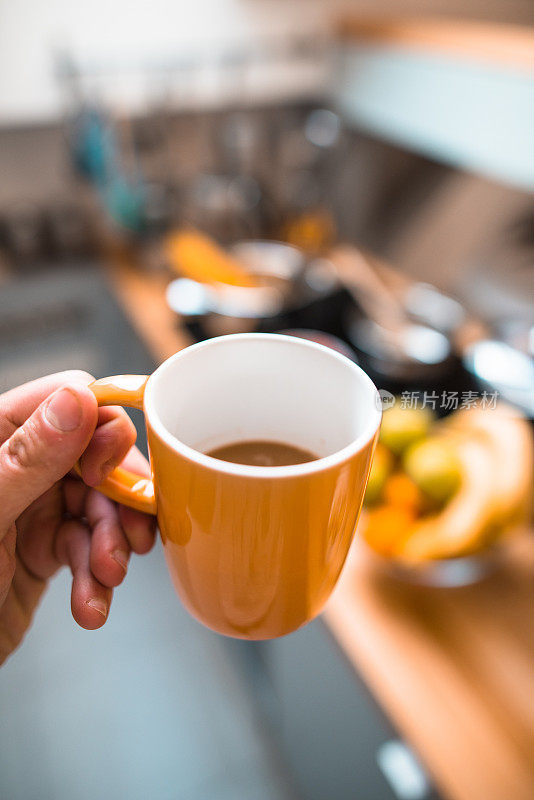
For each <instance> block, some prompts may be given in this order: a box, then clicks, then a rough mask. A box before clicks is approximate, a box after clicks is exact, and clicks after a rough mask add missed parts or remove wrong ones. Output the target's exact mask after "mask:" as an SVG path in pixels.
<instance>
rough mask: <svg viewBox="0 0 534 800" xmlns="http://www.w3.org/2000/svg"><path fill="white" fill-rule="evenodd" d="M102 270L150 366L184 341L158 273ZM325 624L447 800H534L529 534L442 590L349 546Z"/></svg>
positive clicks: (533, 562) (533, 573)
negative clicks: (475, 574)
mask: <svg viewBox="0 0 534 800" xmlns="http://www.w3.org/2000/svg"><path fill="white" fill-rule="evenodd" d="M108 274H109V278H110V279H111V282H112V285H113V286H114V288H115V291H116V294H117V298H118V300H119V302H121V303H122V305H123V307H124V309H125V311H126V312H127V314H128V315H129V317H130V319H131V321H132V323H133V325H134V327H135V328H136V330H137V332H138V333H139V335H140V336H141V337H142V339H143V340H144V341H145V343H146V344H147V346H148V347H149V349H150V351H151V352H152V354H153V355H154V358H155V359H156V360H157V361H162V360H164V359H165V358H168V357H169V356H170V355H172V354H173V353H174V352H176V351H177V350H179V349H181V348H182V347H184V346H186V345H187V344H188V343H189V339H188V337H187V335H186V334H185V333H184V332H183V331H181V330H180V329H179V328H177V327H176V323H175V318H174V315H173V314H172V313H171V312H170V311H169V310H168V308H167V306H166V304H165V298H164V292H165V286H166V283H167V280H166V279H165V278H163V277H162V276H157V275H146V274H143V273H141V272H136V271H134V270H132V269H131V268H130V267H128V266H126V265H125V264H122V265H121V264H117V265H114V266H109V269H108ZM325 619H326V621H327V623H328V625H329V627H330V629H331V631H332V633H333V635H334V636H335V638H336V639H337V641H338V642H339V645H340V646H341V648H342V649H343V651H344V652H345V653H346V655H347V657H348V659H349V660H350V662H351V663H352V664H353V665H354V667H355V669H357V670H358V671H359V672H360V673H361V674H362V675H363V676H364V678H365V680H366V681H367V682H368V684H369V686H370V687H371V689H372V690H373V692H374V693H375V695H376V697H377V699H378V700H379V702H381V703H382V705H383V706H384V708H385V709H386V711H387V712H388V713H389V714H390V716H391V718H392V719H393V720H394V722H395V724H396V725H397V727H398V729H399V730H400V731H401V732H402V734H403V735H404V736H405V737H406V739H407V740H408V741H409V742H410V743H411V744H412V745H413V746H414V747H415V748H416V750H417V751H418V752H419V753H420V755H421V757H422V759H423V761H424V763H425V764H426V767H427V769H428V770H429V772H430V773H431V774H432V776H433V777H434V780H435V781H436V783H437V785H438V786H439V788H440V790H441V792H442V793H443V796H444V797H446V798H450V800H532V798H534V537H532V536H531V535H530V536H529V535H528V533H527V532H525V536H523V537H519V538H518V539H517V540H516V541H515V542H514V543H513V546H512V545H511V546H510V550H509V553H508V555H507V558H506V561H505V564H504V567H503V568H502V569H500V570H499V571H498V572H497V573H495V574H494V575H493V576H491V577H490V578H488V579H486V580H485V581H483V582H481V583H479V584H477V585H475V586H471V587H466V588H461V589H449V590H443V589H441V590H440V589H425V588H422V587H416V586H410V585H407V584H403V583H400V582H399V581H397V580H394V579H392V578H388V576H387V575H385V574H384V573H382V572H380V571H379V570H378V569H377V568H376V566H374V565H373V562H372V560H371V559H370V557H369V556H368V555H367V554H366V552H365V551H364V550H363V548H362V547H361V546H360V545H359V544H358V541H356V543H355V546H354V548H353V551H352V553H351V556H350V557H349V560H348V562H347V565H346V567H345V569H344V571H343V574H342V576H341V579H340V582H339V584H338V586H337V588H336V590H335V592H334V594H333V596H332V598H331V600H330V601H329V603H328V606H327V609H326V612H325Z"/></svg>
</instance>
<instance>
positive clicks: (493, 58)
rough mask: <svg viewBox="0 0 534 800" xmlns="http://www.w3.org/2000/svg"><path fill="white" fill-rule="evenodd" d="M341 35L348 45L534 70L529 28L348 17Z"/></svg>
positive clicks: (532, 38)
mask: <svg viewBox="0 0 534 800" xmlns="http://www.w3.org/2000/svg"><path fill="white" fill-rule="evenodd" d="M338 35H339V38H340V39H341V40H342V41H346V42H364V43H377V44H380V45H383V46H384V45H387V46H392V47H401V48H408V49H410V50H412V51H418V50H419V51H423V52H424V51H426V52H432V53H440V54H443V55H450V56H452V57H454V58H462V59H467V60H469V61H478V62H482V63H485V64H490V65H492V66H507V67H513V68H516V69H520V70H526V71H528V72H532V71H533V70H534V28H532V27H528V26H520V25H504V24H498V23H491V22H478V21H475V20H461V19H450V18H449V19H446V18H436V17H434V18H428V19H425V18H421V17H417V18H412V19H411V18H409V17H390V16H387V17H386V16H381V17H373V16H355V15H347V16H345V17H343V18H342V19H341V20H340V22H339V25H338Z"/></svg>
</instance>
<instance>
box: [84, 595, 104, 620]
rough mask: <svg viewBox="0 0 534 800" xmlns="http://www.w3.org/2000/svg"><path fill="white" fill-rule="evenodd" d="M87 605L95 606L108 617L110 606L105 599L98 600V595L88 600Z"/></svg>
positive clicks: (95, 608) (96, 609)
mask: <svg viewBox="0 0 534 800" xmlns="http://www.w3.org/2000/svg"><path fill="white" fill-rule="evenodd" d="M87 605H88V606H89V608H94V610H95V611H98V613H99V614H102V616H103V617H107V615H108V607H107V604H106V603H105V602H104V601H103V600H98V599H97V598H96V597H92V598H91V599H90V600H88V601H87Z"/></svg>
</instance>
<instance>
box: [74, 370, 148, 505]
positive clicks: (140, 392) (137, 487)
mask: <svg viewBox="0 0 534 800" xmlns="http://www.w3.org/2000/svg"><path fill="white" fill-rule="evenodd" d="M149 377H150V375H112V376H111V377H109V378H100V379H99V380H97V381H93V383H90V384H89V389H91V391H92V392H93V394H94V396H95V397H96V399H97V402H98V405H99V406H116V405H118V406H127V407H128V408H138V409H140V410H142V409H143V396H144V393H145V386H146V383H147V381H148V379H149ZM76 471H77V472H78V474H79V473H80V470H79V467H78V465H76ZM96 488H97V489H98V491H99V492H102V494H105V495H106V497H109V498H110V499H111V500H115V501H116V502H117V503H122V504H123V505H125V506H129V507H130V508H135V509H136V510H137V511H144V512H145V514H155V513H156V497H155V493H154V483H153V481H152V480H151V479H150V478H142V477H141V476H140V475H136V474H135V472H130V471H129V470H127V469H124V467H116V468H115V469H114V470H113V472H112V473H111V474H110V475H109V476H108V477H107V478H106V480H105V481H102V483H101V484H100V485H99V486H97V487H96Z"/></svg>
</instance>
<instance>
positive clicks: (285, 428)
mask: <svg viewBox="0 0 534 800" xmlns="http://www.w3.org/2000/svg"><path fill="white" fill-rule="evenodd" d="M91 388H92V389H93V391H94V393H95V395H96V397H97V399H98V403H99V405H108V404H113V405H115V404H122V405H124V406H130V407H134V408H143V409H144V413H145V418H146V425H147V430H148V442H149V449H150V460H151V468H152V480H147V479H142V478H139V476H136V475H133V474H132V473H128V472H126V471H125V470H124V469H122V468H119V469H116V470H115V471H114V472H113V473H112V474H111V476H110V477H109V478H108V479H107V480H106V481H105V482H104V483H103V484H102V485H101V486H100V487H99V488H100V490H101V491H102V492H104V493H105V494H107V495H108V496H109V497H112V498H113V499H114V500H118V501H120V502H121V503H125V504H126V505H129V506H132V507H133V508H137V509H140V510H142V511H146V512H148V513H151V514H157V517H158V523H159V528H160V531H161V538H162V540H163V546H164V550H165V556H166V559H167V564H168V567H169V570H170V573H171V576H172V579H173V582H174V585H175V587H176V590H177V592H178V594H179V596H180V598H181V599H182V601H183V603H184V604H185V606H186V607H187V608H188V609H189V611H190V612H191V614H192V615H193V616H194V617H196V618H197V619H198V620H200V621H201V622H203V623H204V624H205V625H207V626H208V627H210V628H212V629H213V630H215V631H218V632H219V633H223V634H226V635H228V636H235V637H239V638H243V639H269V638H273V637H276V636H283V635H284V634H286V633H290V632H291V631H294V630H296V629H297V628H299V627H300V626H301V625H304V624H305V623H306V622H308V621H309V620H311V619H313V617H315V616H316V614H318V613H319V611H320V610H321V608H322V607H323V605H324V603H325V602H326V600H327V598H328V597H329V595H330V593H331V592H332V589H333V588H334V586H335V583H336V581H337V578H338V576H339V573H340V571H341V568H342V566H343V563H344V561H345V558H346V556H347V553H348V550H349V546H350V544H351V541H352V538H353V535H354V530H355V528H356V523H357V520H358V515H359V513H360V508H361V504H362V500H363V495H364V491H365V487H366V484H367V479H368V476H369V469H370V464H371V458H372V455H373V450H374V446H375V442H376V438H377V435H378V429H379V425H380V416H381V412H380V410H379V409H380V406H379V402H378V395H377V392H376V389H375V387H374V385H373V383H372V382H371V380H370V379H369V378H368V377H367V375H366V374H365V373H364V372H362V370H361V369H360V368H359V367H358V366H356V365H355V364H354V363H352V362H351V361H349V360H348V359H347V358H345V357H344V356H342V355H339V354H338V353H335V352H334V351H332V350H329V349H327V348H326V347H323V346H322V345H318V344H315V343H313V342H309V341H305V340H303V339H297V338H294V337H289V336H278V335H273V334H254V333H251V334H237V335H233V336H221V337H219V338H217V339H210V340H208V341H205V342H201V343H199V344H195V345H193V346H191V347H188V348H186V349H185V350H182V351H181V352H179V353H177V354H176V355H174V356H172V357H171V358H169V359H168V361H165V362H164V363H163V364H162V365H161V366H160V367H159V368H158V369H157V370H156V371H155V372H154V373H153V375H151V376H150V377H147V376H146V375H144V376H140V375H120V376H116V377H112V378H104V379H102V380H98V381H95V383H93V384H92V386H91ZM253 439H256V440H259V439H262V440H272V441H280V442H285V443H288V444H293V445H296V446H297V447H301V448H304V449H306V450H311V451H312V452H313V453H315V454H317V455H318V456H319V458H318V460H316V461H311V462H308V463H305V464H299V465H294V466H287V467H257V466H246V465H241V464H233V463H227V462H224V461H221V460H219V459H215V458H211V457H210V456H207V455H205V451H209V450H211V449H213V448H215V447H219V446H222V445H224V444H229V443H234V442H237V441H240V440H241V441H246V440H253Z"/></svg>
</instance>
